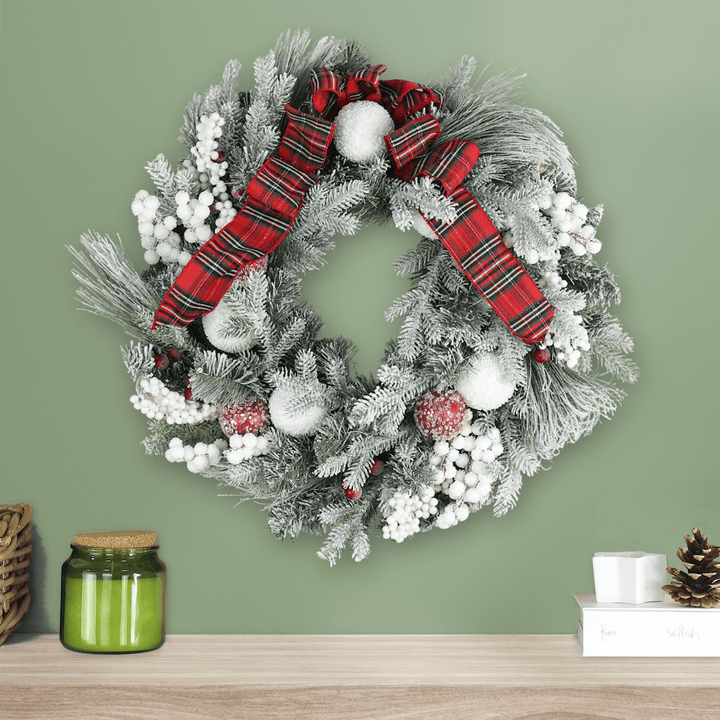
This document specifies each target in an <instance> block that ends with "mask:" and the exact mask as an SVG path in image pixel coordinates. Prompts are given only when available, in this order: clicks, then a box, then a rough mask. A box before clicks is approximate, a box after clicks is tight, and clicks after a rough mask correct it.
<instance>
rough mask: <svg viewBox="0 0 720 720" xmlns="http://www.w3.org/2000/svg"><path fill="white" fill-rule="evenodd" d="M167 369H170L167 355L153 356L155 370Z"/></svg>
mask: <svg viewBox="0 0 720 720" xmlns="http://www.w3.org/2000/svg"><path fill="white" fill-rule="evenodd" d="M168 367H170V360H169V359H168V357H167V355H156V356H155V368H156V369H157V370H167V368H168Z"/></svg>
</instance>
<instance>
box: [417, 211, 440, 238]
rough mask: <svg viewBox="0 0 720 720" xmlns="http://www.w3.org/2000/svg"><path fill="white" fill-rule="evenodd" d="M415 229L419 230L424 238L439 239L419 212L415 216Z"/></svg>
mask: <svg viewBox="0 0 720 720" xmlns="http://www.w3.org/2000/svg"><path fill="white" fill-rule="evenodd" d="M413 227H414V228H415V230H417V231H418V232H419V233H420V234H421V235H422V236H423V237H424V238H427V239H428V240H435V239H437V235H436V234H435V231H434V230H433V229H432V228H431V227H430V226H429V225H428V224H427V222H426V220H425V218H424V217H423V216H422V215H421V214H420V212H419V211H418V210H416V211H415V214H414V215H413Z"/></svg>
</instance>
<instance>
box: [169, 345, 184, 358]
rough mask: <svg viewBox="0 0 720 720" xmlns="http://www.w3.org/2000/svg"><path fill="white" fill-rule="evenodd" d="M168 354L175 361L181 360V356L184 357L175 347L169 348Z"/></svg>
mask: <svg viewBox="0 0 720 720" xmlns="http://www.w3.org/2000/svg"><path fill="white" fill-rule="evenodd" d="M167 352H168V355H169V356H170V357H171V358H172V359H173V360H179V359H180V356H181V355H182V353H181V352H180V351H179V350H178V349H177V348H175V347H171V348H168V351H167Z"/></svg>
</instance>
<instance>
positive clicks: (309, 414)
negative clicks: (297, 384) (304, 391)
mask: <svg viewBox="0 0 720 720" xmlns="http://www.w3.org/2000/svg"><path fill="white" fill-rule="evenodd" d="M294 399H295V393H294V392H293V390H292V389H291V388H286V387H280V388H277V389H276V390H275V391H274V392H273V394H272V395H271V396H270V400H269V401H268V408H269V409H270V420H271V421H272V424H273V425H274V426H275V427H276V428H278V430H282V431H283V432H284V433H287V434H288V435H292V436H293V437H303V436H305V435H310V434H311V433H313V432H315V430H317V428H318V427H319V426H320V423H321V422H322V421H323V419H324V418H325V415H326V411H325V408H323V407H320V406H319V405H311V406H310V407H309V408H308V409H307V410H305V411H304V412H301V413H300V414H295V413H290V411H289V410H288V405H290V404H291V401H293V400H294Z"/></svg>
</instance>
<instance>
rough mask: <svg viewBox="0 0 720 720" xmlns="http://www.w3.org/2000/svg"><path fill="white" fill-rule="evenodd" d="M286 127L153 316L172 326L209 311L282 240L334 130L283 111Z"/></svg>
mask: <svg viewBox="0 0 720 720" xmlns="http://www.w3.org/2000/svg"><path fill="white" fill-rule="evenodd" d="M285 112H286V114H287V117H288V125H287V128H286V130H285V132H284V134H283V137H282V140H281V141H280V147H279V148H278V156H273V157H271V158H269V159H268V160H266V161H265V163H264V164H263V166H262V167H261V168H260V170H258V172H257V173H256V174H255V176H254V177H253V179H252V180H251V181H250V183H249V184H248V186H247V188H246V190H245V193H246V196H247V199H246V200H245V203H244V204H243V206H242V208H241V209H240V211H239V212H238V214H237V215H236V216H235V217H234V218H233V220H232V221H231V222H230V223H229V224H228V225H226V226H225V227H224V228H222V230H220V232H218V233H217V234H216V235H214V236H213V237H212V238H210V240H208V241H207V242H206V243H205V244H204V245H203V246H202V247H201V248H200V249H199V250H198V251H197V252H196V253H195V255H193V257H192V258H191V259H190V262H188V264H187V265H186V266H185V267H184V268H183V270H182V272H181V273H180V275H179V276H178V278H177V280H175V282H174V283H173V285H172V287H171V288H170V289H169V290H168V291H167V293H166V294H165V297H164V298H163V301H162V302H161V303H160V307H159V308H158V310H157V312H156V313H155V319H154V321H153V325H152V328H151V329H152V330H154V329H156V328H157V326H158V325H159V324H161V323H170V324H172V325H176V326H177V327H184V326H186V325H189V324H190V323H191V322H192V321H193V320H195V319H196V318H198V317H200V316H201V315H205V314H207V313H209V312H210V311H211V310H213V309H214V308H215V306H216V305H217V304H218V303H219V302H220V300H221V299H222V297H223V296H224V295H225V293H226V292H227V291H228V289H229V287H230V285H232V283H233V280H234V279H235V277H236V276H237V274H238V273H239V272H240V271H241V270H242V268H243V267H245V266H246V265H248V264H250V263H253V262H255V261H257V260H260V259H261V258H263V257H265V256H266V255H267V254H268V253H271V252H272V251H273V250H275V248H276V247H277V246H278V245H279V244H280V243H281V242H282V241H283V240H284V239H285V237H286V236H287V234H288V232H289V231H290V228H291V227H292V225H293V223H294V222H295V219H296V218H297V216H298V213H299V212H300V208H301V207H302V205H303V202H304V199H305V196H306V195H307V193H308V191H309V190H310V188H311V187H312V186H313V185H314V184H315V183H316V182H317V179H318V176H317V174H316V172H315V171H316V170H318V169H319V168H321V167H322V166H323V165H324V164H325V159H326V157H327V149H328V147H329V144H330V142H331V141H332V137H333V133H334V130H335V126H334V125H333V124H332V123H329V122H327V121H325V120H322V119H320V118H315V117H312V116H310V115H306V114H305V113H302V112H300V111H298V110H295V109H294V108H292V107H290V106H286V107H285Z"/></svg>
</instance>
